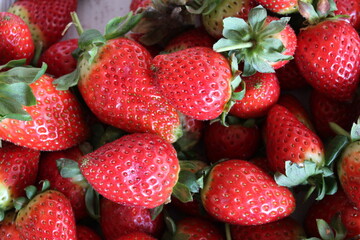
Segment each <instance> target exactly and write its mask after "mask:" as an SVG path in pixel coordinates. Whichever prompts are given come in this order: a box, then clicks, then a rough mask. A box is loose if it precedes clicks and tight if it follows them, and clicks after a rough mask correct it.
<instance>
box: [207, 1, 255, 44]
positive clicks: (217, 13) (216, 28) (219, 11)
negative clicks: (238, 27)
mask: <svg viewBox="0 0 360 240" xmlns="http://www.w3.org/2000/svg"><path fill="white" fill-rule="evenodd" d="M253 7H255V1H253V0H241V1H232V0H223V1H219V4H218V5H217V6H216V7H215V8H214V9H213V10H212V11H211V12H210V13H208V14H203V15H202V23H203V25H204V27H205V29H206V31H207V32H208V33H209V34H210V35H211V36H213V37H214V38H216V39H219V38H221V37H222V31H223V19H225V18H227V17H238V18H244V19H247V17H248V14H249V11H250V9H252V8H253Z"/></svg>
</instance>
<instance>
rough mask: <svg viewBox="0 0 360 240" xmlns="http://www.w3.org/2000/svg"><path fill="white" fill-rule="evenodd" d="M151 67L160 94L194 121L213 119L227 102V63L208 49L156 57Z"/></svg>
mask: <svg viewBox="0 0 360 240" xmlns="http://www.w3.org/2000/svg"><path fill="white" fill-rule="evenodd" d="M152 65H153V69H154V75H155V81H156V85H157V87H158V89H159V91H160V93H161V94H162V95H163V96H164V97H165V98H166V99H167V100H168V101H169V102H170V104H172V105H173V106H174V107H175V108H176V109H177V110H178V111H179V112H181V113H183V114H185V115H187V116H190V117H192V118H194V119H197V120H209V119H214V118H217V117H218V116H220V115H221V113H222V112H223V111H224V109H225V108H226V104H227V102H228V101H229V100H230V99H231V85H230V83H231V81H232V72H231V68H230V64H229V61H228V60H227V59H226V58H225V57H224V56H222V55H221V54H220V53H217V52H215V51H213V50H212V49H210V48H205V47H194V48H188V49H184V50H181V51H177V52H174V53H170V54H163V55H158V56H157V57H155V58H154V61H153V63H152Z"/></svg>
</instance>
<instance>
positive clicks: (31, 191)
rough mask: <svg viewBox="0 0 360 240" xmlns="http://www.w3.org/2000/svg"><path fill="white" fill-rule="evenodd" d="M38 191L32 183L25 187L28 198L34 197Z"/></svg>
mask: <svg viewBox="0 0 360 240" xmlns="http://www.w3.org/2000/svg"><path fill="white" fill-rule="evenodd" d="M36 192H37V188H36V187H35V186H34V185H30V186H27V187H26V188H25V193H26V197H27V198H28V199H33V197H35V195H36Z"/></svg>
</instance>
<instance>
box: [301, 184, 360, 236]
mask: <svg viewBox="0 0 360 240" xmlns="http://www.w3.org/2000/svg"><path fill="white" fill-rule="evenodd" d="M337 214H340V218H341V221H342V223H343V224H344V225H345V228H346V230H347V234H346V238H345V239H350V238H352V237H355V236H358V234H360V211H359V209H358V208H356V207H355V206H354V205H353V204H352V203H351V202H350V201H349V199H348V198H347V196H346V195H345V193H344V192H343V191H342V189H339V190H338V191H337V192H336V193H335V194H334V195H328V196H326V197H325V198H324V199H322V200H321V201H317V202H314V203H313V204H312V205H311V207H310V208H309V210H308V212H307V215H306V218H305V221H304V223H305V230H306V233H307V235H308V236H312V237H319V232H318V227H317V224H316V219H323V220H325V221H326V222H328V223H330V222H331V220H332V219H333V218H334V217H335V216H336V215H337Z"/></svg>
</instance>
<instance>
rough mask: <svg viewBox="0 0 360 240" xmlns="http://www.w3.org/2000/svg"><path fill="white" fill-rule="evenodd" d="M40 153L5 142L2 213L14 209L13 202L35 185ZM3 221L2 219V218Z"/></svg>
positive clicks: (0, 159) (0, 153) (0, 156)
mask: <svg viewBox="0 0 360 240" xmlns="http://www.w3.org/2000/svg"><path fill="white" fill-rule="evenodd" d="M39 157H40V152H39V151H36V150H32V149H28V148H25V147H20V146H16V145H14V144H11V143H7V142H3V143H2V147H1V148H0V196H1V197H0V212H2V213H3V211H4V210H8V209H10V208H12V207H13V201H14V200H15V199H16V198H18V197H21V196H23V195H24V194H25V192H24V188H25V187H27V186H28V185H32V184H34V183H35V180H36V176H37V173H38V163H39ZM0 220H1V217H0Z"/></svg>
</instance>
